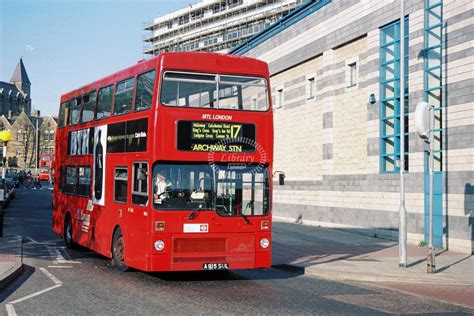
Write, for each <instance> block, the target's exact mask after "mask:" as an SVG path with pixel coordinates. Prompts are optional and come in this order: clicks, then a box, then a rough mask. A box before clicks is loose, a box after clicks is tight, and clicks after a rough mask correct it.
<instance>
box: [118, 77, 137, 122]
mask: <svg viewBox="0 0 474 316" xmlns="http://www.w3.org/2000/svg"><path fill="white" fill-rule="evenodd" d="M132 99H133V78H130V79H127V80H124V81H121V82H119V83H117V88H116V90H115V100H114V115H120V114H126V113H130V111H131V109H132Z"/></svg>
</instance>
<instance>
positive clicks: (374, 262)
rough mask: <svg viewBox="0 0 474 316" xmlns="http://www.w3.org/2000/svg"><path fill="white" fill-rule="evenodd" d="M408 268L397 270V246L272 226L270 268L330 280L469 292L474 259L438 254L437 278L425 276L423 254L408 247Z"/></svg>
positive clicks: (329, 231)
mask: <svg viewBox="0 0 474 316" xmlns="http://www.w3.org/2000/svg"><path fill="white" fill-rule="evenodd" d="M407 253H408V262H407V263H408V267H406V268H400V267H399V266H398V265H399V258H398V243H397V242H396V241H393V240H387V239H382V238H374V237H371V236H367V235H363V234H359V233H354V232H353V231H351V230H348V229H339V228H338V229H333V228H325V227H316V226H307V225H301V224H295V223H286V222H278V221H274V222H273V253H272V255H273V265H274V266H277V267H285V266H287V267H291V268H293V269H300V270H304V273H305V274H309V275H315V276H318V277H322V278H328V279H333V280H351V281H369V282H397V283H425V284H444V285H464V286H474V258H473V256H471V255H463V254H459V253H455V252H451V251H444V250H437V253H436V269H437V273H434V274H429V273H427V272H426V254H427V249H426V248H423V247H417V246H414V245H409V246H408V251H407Z"/></svg>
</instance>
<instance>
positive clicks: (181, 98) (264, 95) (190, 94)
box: [161, 71, 269, 112]
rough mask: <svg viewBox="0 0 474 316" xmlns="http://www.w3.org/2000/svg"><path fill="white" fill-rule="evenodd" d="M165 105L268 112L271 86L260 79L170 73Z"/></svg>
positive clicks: (165, 86) (163, 90) (164, 90)
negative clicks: (269, 87)
mask: <svg viewBox="0 0 474 316" xmlns="http://www.w3.org/2000/svg"><path fill="white" fill-rule="evenodd" d="M161 103H162V104H163V105H167V106H179V107H194V108H215V109H227V110H244V111H260V112H262V111H267V110H268V105H269V102H268V86H267V82H266V80H265V79H263V78H258V77H244V76H231V75H217V74H199V73H182V72H170V71H168V72H165V74H164V76H163V84H162V87H161Z"/></svg>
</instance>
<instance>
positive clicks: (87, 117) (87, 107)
mask: <svg viewBox="0 0 474 316" xmlns="http://www.w3.org/2000/svg"><path fill="white" fill-rule="evenodd" d="M95 99H96V93H95V91H93V92H91V93H89V94H86V95H84V97H83V98H82V118H81V123H85V122H90V121H92V120H93V119H94V110H95Z"/></svg>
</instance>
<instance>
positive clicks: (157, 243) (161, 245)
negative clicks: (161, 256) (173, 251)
mask: <svg viewBox="0 0 474 316" xmlns="http://www.w3.org/2000/svg"><path fill="white" fill-rule="evenodd" d="M155 249H156V250H158V251H161V250H163V249H165V242H164V241H163V240H157V241H155Z"/></svg>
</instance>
